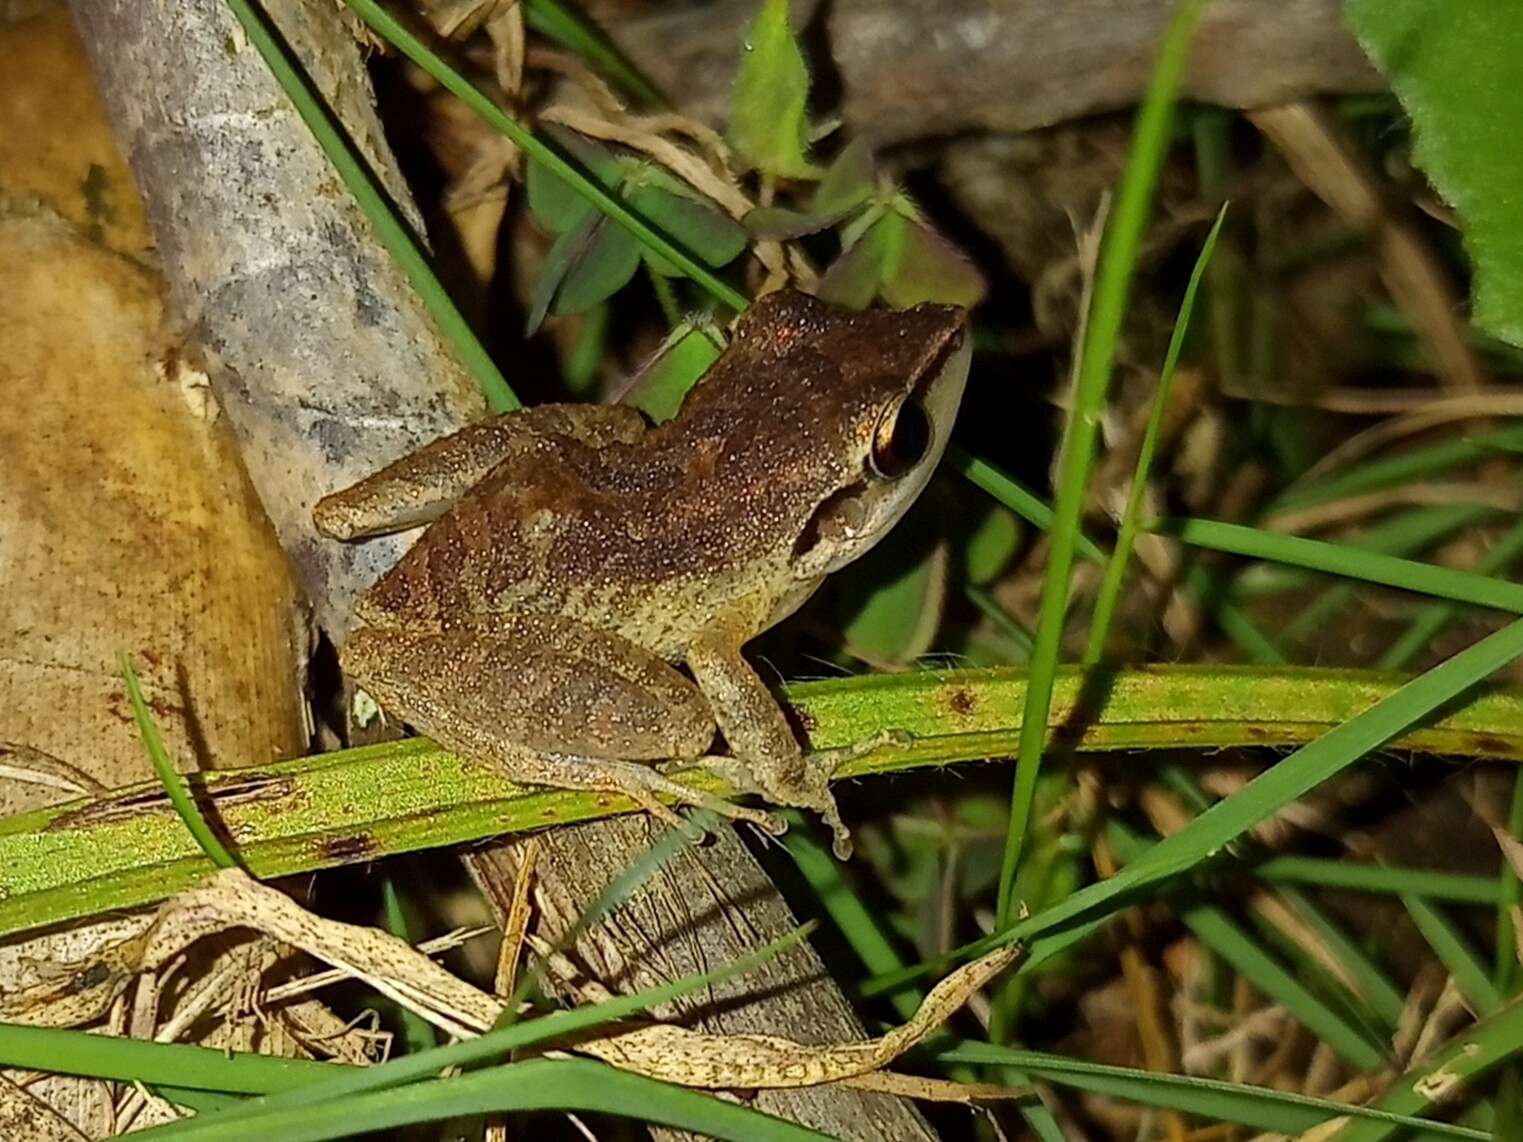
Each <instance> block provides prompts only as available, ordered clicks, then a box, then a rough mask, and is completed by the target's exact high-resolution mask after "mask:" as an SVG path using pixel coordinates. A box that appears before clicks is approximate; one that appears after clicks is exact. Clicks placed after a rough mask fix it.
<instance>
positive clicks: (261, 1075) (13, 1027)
mask: <svg viewBox="0 0 1523 1142" xmlns="http://www.w3.org/2000/svg"><path fill="white" fill-rule="evenodd" d="M0 1066H6V1067H24V1068H27V1069H29V1070H38V1071H49V1072H53V1073H57V1074H66V1075H82V1076H84V1077H86V1078H97V1079H110V1080H112V1081H115V1082H126V1083H133V1082H142V1083H150V1084H152V1085H153V1086H154V1087H155V1088H183V1089H186V1090H196V1091H214V1092H221V1093H227V1094H269V1093H271V1092H274V1091H283V1090H294V1089H296V1088H297V1087H301V1086H306V1085H308V1084H310V1083H313V1082H320V1081H322V1080H324V1079H326V1078H328V1077H330V1076H331V1075H332V1074H333V1072H334V1071H335V1070H339V1069H342V1068H343V1067H344V1064H342V1063H320V1062H316V1061H314V1060H311V1059H287V1058H280V1057H277V1056H275V1055H260V1054H255V1053H254V1052H252V1051H223V1050H221V1049H220V1048H215V1047H197V1046H192V1045H191V1044H189V1043H149V1042H144V1041H143V1040H141V1039H126V1038H118V1037H116V1036H113V1035H92V1034H89V1033H87V1032H84V1031H68V1030H63V1029H62V1028H58V1027H28V1026H25V1025H22V1024H16V1023H0Z"/></svg>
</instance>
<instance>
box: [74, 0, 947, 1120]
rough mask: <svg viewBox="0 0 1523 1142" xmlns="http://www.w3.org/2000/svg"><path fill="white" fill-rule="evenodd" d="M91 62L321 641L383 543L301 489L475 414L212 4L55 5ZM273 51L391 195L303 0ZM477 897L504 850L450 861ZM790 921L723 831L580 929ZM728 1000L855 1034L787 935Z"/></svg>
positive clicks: (784, 925) (718, 1021) (569, 908)
mask: <svg viewBox="0 0 1523 1142" xmlns="http://www.w3.org/2000/svg"><path fill="white" fill-rule="evenodd" d="M73 7H74V12H75V16H76V19H77V21H78V22H79V25H80V28H81V30H82V32H83V34H84V38H85V41H86V43H87V44H88V46H89V48H90V52H91V56H92V59H93V62H94V65H95V69H96V74H97V76H98V78H99V82H100V85H101V88H102V92H103V95H104V97H105V101H106V104H107V106H108V108H109V110H110V113H111V116H112V119H113V121H114V123H115V125H116V129H117V132H118V135H119V136H120V138H121V141H122V144H123V146H124V148H125V149H126V150H127V152H128V156H129V160H130V162H131V165H132V168H133V171H134V174H135V176H136V178H137V180H138V182H139V184H140V186H141V187H142V190H143V194H144V197H145V198H146V199H147V202H148V206H149V212H150V218H151V220H152V223H153V227H154V230H155V233H156V234H157V237H158V241H159V249H160V253H161V256H162V258H163V262H164V270H165V273H166V275H167V277H168V278H169V280H170V283H171V287H172V294H173V298H174V300H175V302H176V303H177V304H178V306H179V307H180V310H181V312H182V313H183V314H184V316H185V319H186V320H187V322H188V323H189V325H190V328H191V329H192V331H193V332H194V333H195V335H196V337H197V339H198V340H199V341H200V343H201V344H202V345H203V347H204V351H205V355H206V358H207V363H208V365H209V367H210V368H209V371H210V373H211V376H212V379H213V384H214V385H215V387H216V391H217V395H218V398H219V399H220V400H221V401H222V403H223V405H224V407H225V408H226V409H227V412H228V416H229V418H230V420H231V421H232V422H233V424H234V427H235V428H236V430H237V432H238V435H239V438H240V440H241V442H242V445H243V448H244V453H245V458H246V462H247V465H248V469H249V474H250V476H251V477H252V479H253V482H254V484H255V486H256V488H257V489H258V490H259V493H260V495H261V497H262V498H263V500H264V503H265V505H266V507H267V509H268V510H269V512H270V515H271V517H272V519H273V520H274V522H275V525H276V528H277V530H278V532H279V534H280V537H281V540H282V542H283V544H284V545H285V548H286V550H287V551H288V552H289V553H290V556H291V559H292V562H293V564H294V566H295V570H296V573H297V577H298V579H299V580H300V582H301V585H302V586H303V588H304V589H305V590H306V592H307V594H308V596H309V598H310V599H311V600H312V603H313V605H314V607H315V608H316V610H317V614H318V616H319V619H320V621H321V622H322V624H323V626H324V627H325V628H326V629H327V630H328V631H329V633H330V634H332V635H333V636H334V637H335V639H338V640H341V639H342V637H343V635H344V633H345V631H346V629H347V622H348V615H349V606H350V603H351V602H352V601H353V599H354V598H355V596H356V595H357V594H358V593H359V592H360V591H362V590H363V589H364V588H365V587H366V586H367V585H368V584H369V582H371V581H372V580H373V579H374V577H375V575H376V574H377V573H378V572H379V571H380V570H381V569H382V568H383V567H384V566H385V565H387V564H389V563H390V562H391V561H392V560H393V559H395V558H396V556H397V555H398V554H399V553H400V551H401V549H402V548H403V546H405V544H406V542H407V540H406V537H402V538H400V539H396V540H392V541H382V542H379V543H371V544H366V545H361V546H358V547H347V546H344V545H340V544H335V543H330V542H327V541H325V540H322V539H319V538H318V537H317V536H315V534H314V533H313V531H312V527H311V521H310V508H311V505H312V503H313V502H314V501H315V500H316V499H317V498H318V497H319V496H320V495H322V494H323V493H324V492H326V491H328V490H330V489H332V488H335V487H338V486H341V485H344V484H347V483H349V482H351V481H352V480H354V479H355V478H356V477H358V476H360V475H363V474H365V473H368V472H369V471H371V470H373V469H374V468H375V467H377V466H379V465H380V464H382V463H384V462H386V461H388V460H391V459H393V458H394V457H396V456H397V455H399V454H401V453H403V452H405V451H407V450H408V449H410V448H412V447H414V446H415V445H416V444H418V443H421V442H422V441H425V440H428V439H431V438H433V437H436V436H438V435H440V434H442V433H444V432H447V431H449V430H451V429H453V428H455V427H457V426H458V425H460V424H462V423H464V422H466V421H467V420H469V419H471V418H472V417H475V416H479V415H480V414H481V412H482V411H483V406H482V402H481V399H480V397H479V396H478V395H477V393H476V390H475V388H474V386H473V385H472V383H471V382H470V381H469V379H468V378H467V377H466V376H465V374H464V371H463V370H462V369H461V367H460V366H459V364H458V363H457V362H456V360H455V359H454V357H453V356H452V355H451V353H450V352H449V350H448V348H447V347H446V346H445V345H443V344H442V342H441V341H440V339H439V337H438V335H437V333H436V331H435V330H434V328H433V326H432V324H431V323H430V321H429V320H428V319H427V317H426V315H425V314H424V313H423V311H422V310H421V308H420V306H419V305H418V303H417V300H416V298H415V297H414V295H413V293H412V291H411V290H410V288H409V287H408V286H407V284H406V282H405V281H404V280H403V279H402V277H401V275H400V273H399V272H398V271H397V270H396V268H395V266H394V265H393V264H392V262H391V260H390V259H389V257H388V256H387V255H386V254H385V253H384V251H382V250H381V249H380V248H379V247H378V246H377V245H376V244H375V242H374V240H373V237H372V235H371V233H370V230H369V227H368V225H367V224H366V223H365V221H364V219H363V218H362V217H361V216H360V214H359V212H358V211H357V209H356V208H355V207H354V206H353V204H352V203H351V202H350V200H349V198H348V196H347V194H346V193H345V191H344V190H343V189H342V187H341V186H340V185H339V183H338V181H337V179H336V178H335V176H334V175H333V172H332V170H331V168H330V167H329V166H328V163H327V160H326V159H325V158H324V157H323V156H322V155H321V153H320V152H319V151H318V149H317V147H316V145H315V143H314V142H313V141H312V139H311V136H310V135H309V134H308V132H307V130H306V128H305V127H304V126H303V125H302V124H301V123H300V121H299V120H298V119H297V117H296V115H295V113H294V112H293V111H292V109H291V108H290V105H289V104H288V103H287V102H286V99H285V97H284V96H283V95H282V94H281V92H280V91H279V89H278V88H277V87H276V86H275V84H274V81H273V80H272V79H271V77H270V75H269V74H268V72H267V71H266V69H265V67H264V64H263V63H262V61H261V60H260V59H259V57H258V55H257V54H256V53H255V52H254V51H253V50H252V49H251V48H249V47H248V46H247V45H246V44H245V43H244V42H243V38H242V36H241V34H240V33H239V31H238V29H237V27H236V25H235V24H234V23H233V21H232V19H231V17H230V16H229V15H228V13H227V10H226V8H225V6H224V5H223V4H222V3H221V0H74V5H73ZM265 7H266V9H267V10H268V11H270V12H271V13H272V14H273V15H274V17H275V18H276V20H277V21H278V22H279V24H280V26H281V28H282V30H283V31H284V34H285V37H286V39H287V41H288V42H289V43H290V44H292V46H293V47H295V48H296V49H297V50H298V51H299V52H300V53H301V55H302V56H303V57H304V58H305V60H306V63H307V67H308V70H309V73H310V74H311V75H312V76H313V77H314V80H315V82H316V84H317V86H318V87H319V89H320V90H322V91H323V93H324V94H325V96H326V97H327V98H328V100H329V102H330V104H332V105H334V106H336V107H337V108H338V109H339V112H340V114H341V115H342V116H343V118H344V120H345V122H346V124H347V126H348V129H349V131H350V134H351V136H352V137H353V138H355V139H357V140H358V141H359V142H360V145H361V146H362V147H363V149H364V151H365V153H366V154H367V155H368V157H369V158H370V161H371V163H372V164H373V166H374V167H375V168H376V169H377V170H378V171H381V172H383V178H384V179H385V181H386V184H387V188H388V190H389V191H390V193H391V195H392V197H393V198H394V199H395V200H396V201H397V202H399V203H408V202H410V197H409V195H408V193H407V190H406V188H405V186H404V185H403V184H402V182H401V180H400V178H399V177H398V175H397V174H396V171H395V166H394V163H393V162H392V159H391V155H390V153H389V151H388V150H387V148H386V145H385V143H384V141H383V139H382V138H381V134H380V129H379V125H378V123H377V121H376V119H375V116H374V113H373V109H372V107H371V105H370V91H369V86H368V83H367V82H366V80H365V74H364V70H363V67H362V65H361V63H360V57H359V52H358V50H357V49H356V47H355V45H354V44H353V43H352V42H351V41H350V40H349V38H348V36H347V35H346V32H345V29H344V27H343V25H342V23H341V22H340V20H339V18H338V16H337V14H336V11H335V9H334V8H333V7H332V6H331V5H329V4H325V3H311V4H306V5H303V4H299V3H292V2H290V0H281V2H279V3H274V2H267V3H266V5H265ZM543 840H544V845H545V854H544V855H543V856H542V858H541V863H540V869H539V873H538V881H537V883H538V886H539V892H540V895H541V898H542V900H543V901H544V902H545V903H546V905H547V909H549V910H550V914H549V915H548V917H547V922H548V925H549V931H548V932H547V934H549V935H552V936H553V935H554V933H555V932H556V931H557V930H559V928H560V927H561V926H563V925H564V923H565V921H566V918H567V917H570V916H574V915H575V914H576V913H577V912H578V911H579V910H580V909H581V908H583V907H585V906H586V904H587V903H588V902H589V901H590V900H591V899H593V898H594V897H595V896H596V895H597V894H598V893H599V892H600V891H601V890H602V889H603V887H604V886H605V885H606V884H607V883H608V882H609V881H610V880H611V879H612V878H613V877H614V876H616V875H617V874H618V873H619V872H620V871H621V870H623V869H624V868H625V867H627V866H628V865H629V864H630V863H631V862H632V861H634V860H635V859H637V858H638V856H639V855H640V854H641V853H642V852H643V851H644V850H645V848H646V847H647V845H648V826H647V825H646V823H645V822H644V821H643V819H624V820H619V821H611V822H602V823H597V824H591V825H586V826H581V827H578V828H575V829H567V830H561V831H557V832H555V833H553V834H549V835H546V836H545V837H544V839H543ZM469 859H470V862H471V865H472V870H473V873H474V875H476V877H477V878H478V880H479V881H480V882H481V883H482V884H483V886H484V887H485V888H487V889H488V892H489V895H490V896H491V897H492V898H493V900H494V904H497V905H500V904H501V902H502V901H503V900H505V899H507V896H506V893H505V892H504V891H502V890H503V889H504V884H503V881H504V878H505V877H506V876H509V875H510V869H511V861H510V859H509V856H508V854H506V853H504V852H502V851H489V852H485V853H477V854H473V855H472V856H471V857H470V858H469ZM792 926H793V919H792V917H791V916H790V915H789V913H788V909H787V907H786V905H784V904H783V902H782V900H781V899H780V898H779V897H778V895H777V891H776V889H775V888H774V887H773V886H772V884H771V883H770V882H769V881H768V880H767V878H766V877H765V875H763V873H762V872H761V870H760V868H759V867H758V866H757V865H756V863H755V861H754V860H753V859H752V858H751V857H750V856H749V854H747V852H746V851H745V849H744V847H743V846H742V845H741V844H740V842H739V840H738V838H737V837H736V836H735V835H734V834H733V833H730V832H726V833H725V834H724V835H722V836H721V837H719V838H718V841H717V843H715V844H714V845H712V846H708V847H706V848H703V849H695V850H693V851H690V852H685V853H683V854H681V855H680V856H679V858H678V859H677V860H676V861H675V862H674V863H672V864H671V865H669V866H668V867H667V868H666V869H665V870H663V871H662V872H661V873H660V874H659V875H657V876H656V877H655V878H653V879H652V880H651V881H650V882H649V883H647V884H646V885H644V886H642V887H641V888H640V889H639V890H637V891H636V892H635V893H634V894H633V896H632V897H631V898H630V899H629V900H628V901H626V902H625V904H624V905H622V906H621V907H620V908H619V909H618V910H617V911H616V912H615V913H614V914H613V916H612V917H611V918H610V920H609V921H608V922H607V923H604V924H601V925H599V926H598V927H597V928H596V929H595V930H594V931H592V932H590V933H588V934H587V935H586V936H585V937H584V938H583V939H582V940H581V941H580V942H579V947H580V949H581V950H582V952H583V954H584V955H586V956H587V957H588V959H589V962H591V963H593V964H599V965H605V966H606V968H607V970H608V972H609V973H610V974H609V977H608V978H607V979H606V982H607V983H608V984H609V985H610V986H612V987H615V988H628V987H633V986H642V985H645V984H649V983H652V982H655V981H656V980H657V979H665V978H671V977H672V976H675V975H678V974H681V973H684V972H687V971H690V970H694V969H696V968H698V967H700V966H713V965H714V964H716V963H719V962H723V961H725V960H728V959H730V958H731V957H733V956H734V955H735V954H737V953H738V952H739V951H741V950H744V949H746V948H749V947H753V946H755V944H756V943H760V942H763V941H766V940H771V939H774V938H776V937H778V936H780V935H782V934H784V933H785V932H786V931H788V930H789V929H790V928H791V927H792ZM730 986H731V987H732V988H735V989H740V990H743V991H744V993H745V995H746V996H747V997H748V998H745V999H735V998H734V994H733V993H727V1002H729V1001H733V1003H734V1005H733V1006H727V1007H726V1009H725V1010H722V1011H720V1010H709V1011H706V1012H705V1013H704V1014H702V1015H701V1016H700V1017H698V1018H696V1019H695V1020H694V1025H696V1026H698V1027H701V1028H703V1029H706V1030H713V1031H747V1032H759V1033H768V1034H781V1035H789V1036H792V1037H796V1038H801V1039H805V1040H810V1041H815V1042H828V1041H841V1040H848V1039H852V1038H856V1037H858V1036H860V1034H861V1028H860V1027H859V1025H858V1024H857V1022H856V1020H855V1018H854V1017H853V1016H852V1013H851V1011H850V1009H849V1007H848V1006H847V1004H846V1002H845V1001H844V999H842V997H841V996H840V994H839V993H838V992H837V991H836V989H835V988H834V986H833V985H832V984H831V983H830V980H829V977H828V976H827V975H825V973H824V971H823V968H822V967H821V965H820V963H819V960H818V959H817V958H816V957H815V955H814V953H813V952H812V951H810V950H809V949H808V948H798V949H796V950H794V951H793V952H791V953H790V954H788V955H785V956H783V957H781V958H780V959H778V960H777V961H774V963H773V964H772V965H771V966H770V967H769V969H768V971H767V974H766V976H765V977H764V979H763V980H762V981H761V982H760V983H759V984H753V983H749V982H742V983H740V984H737V985H730ZM763 1105H765V1106H766V1107H767V1108H768V1109H771V1110H773V1111H775V1112H776V1113H779V1114H783V1115H786V1116H788V1117H791V1118H794V1119H795V1120H797V1121H801V1122H804V1123H807V1124H809V1125H811V1126H814V1127H815V1128H817V1129H821V1130H825V1131H828V1132H829V1133H831V1134H835V1135H838V1136H840V1137H843V1138H853V1139H864V1140H865V1139H879V1138H881V1139H910V1140H913V1139H916V1138H921V1139H928V1138H931V1137H932V1134H931V1133H930V1130H929V1128H928V1127H927V1126H926V1124H925V1122H924V1120H923V1119H922V1118H921V1117H920V1115H919V1113H918V1112H917V1111H916V1110H915V1109H914V1107H913V1106H912V1105H911V1104H909V1103H907V1102H903V1101H900V1100H896V1099H888V1098H885V1097H883V1096H877V1095H865V1094H861V1093H859V1092H854V1091H849V1090H838V1089H829V1090H818V1091H799V1092H791V1093H777V1094H773V1095H768V1096H767V1097H766V1099H765V1101H764V1103H763Z"/></svg>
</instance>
